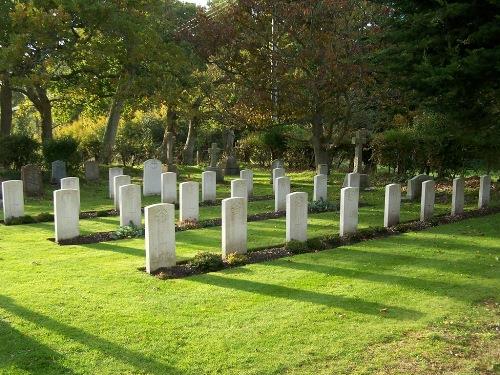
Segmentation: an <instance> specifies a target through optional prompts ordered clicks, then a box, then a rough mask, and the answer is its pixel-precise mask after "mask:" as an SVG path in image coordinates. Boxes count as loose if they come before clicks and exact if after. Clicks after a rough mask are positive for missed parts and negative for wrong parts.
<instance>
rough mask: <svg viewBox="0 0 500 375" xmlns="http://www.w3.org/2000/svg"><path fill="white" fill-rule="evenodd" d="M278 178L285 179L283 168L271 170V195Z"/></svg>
mask: <svg viewBox="0 0 500 375" xmlns="http://www.w3.org/2000/svg"><path fill="white" fill-rule="evenodd" d="M280 177H285V169H284V168H275V169H273V193H274V192H275V191H276V179H277V178H280Z"/></svg>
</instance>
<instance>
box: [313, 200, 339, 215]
mask: <svg viewBox="0 0 500 375" xmlns="http://www.w3.org/2000/svg"><path fill="white" fill-rule="evenodd" d="M336 209H337V205H336V204H335V203H333V202H330V201H325V200H323V198H321V199H320V200H317V201H314V202H310V203H309V212H311V213H318V212H326V211H335V210H336Z"/></svg>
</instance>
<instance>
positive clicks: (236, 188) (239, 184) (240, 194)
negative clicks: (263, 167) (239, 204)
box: [231, 178, 248, 199]
mask: <svg viewBox="0 0 500 375" xmlns="http://www.w3.org/2000/svg"><path fill="white" fill-rule="evenodd" d="M231 198H245V199H248V193H247V180H244V179H242V178H239V179H236V180H232V181H231Z"/></svg>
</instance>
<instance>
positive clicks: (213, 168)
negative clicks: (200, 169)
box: [205, 143, 224, 183]
mask: <svg viewBox="0 0 500 375" xmlns="http://www.w3.org/2000/svg"><path fill="white" fill-rule="evenodd" d="M221 151H222V150H221V149H220V148H218V147H217V143H212V147H210V148H209V149H208V155H209V156H210V165H209V166H208V167H207V168H206V169H205V171H206V172H215V173H216V174H217V182H219V183H221V182H224V175H223V174H222V170H221V169H220V168H219V167H218V166H217V163H218V162H219V156H220V154H221Z"/></svg>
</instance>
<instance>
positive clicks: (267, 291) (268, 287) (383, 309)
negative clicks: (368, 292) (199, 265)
mask: <svg viewBox="0 0 500 375" xmlns="http://www.w3.org/2000/svg"><path fill="white" fill-rule="evenodd" d="M189 280H190V281H194V282H197V283H201V284H209V285H213V286H217V287H221V288H228V289H234V290H239V291H244V292H248V293H255V294H261V295H264V296H269V297H273V298H283V299H288V300H293V301H298V302H308V303H313V304H316V305H323V306H327V307H334V308H340V309H343V310H348V311H353V312H355V313H360V314H366V315H377V316H380V317H383V318H389V319H396V320H417V319H419V318H421V317H422V316H423V314H422V313H421V312H419V311H416V310H411V309H406V308H401V307H398V306H389V305H384V304H381V303H377V302H369V301H365V300H363V299H360V298H351V297H345V296H337V295H333V294H326V293H319V292H313V291H309V290H303V289H297V288H290V287H286V286H282V285H274V284H266V283H261V282H258V281H250V280H242V279H233V278H229V277H222V276H218V275H217V276H216V275H214V274H206V275H203V276H197V277H193V278H189Z"/></svg>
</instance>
